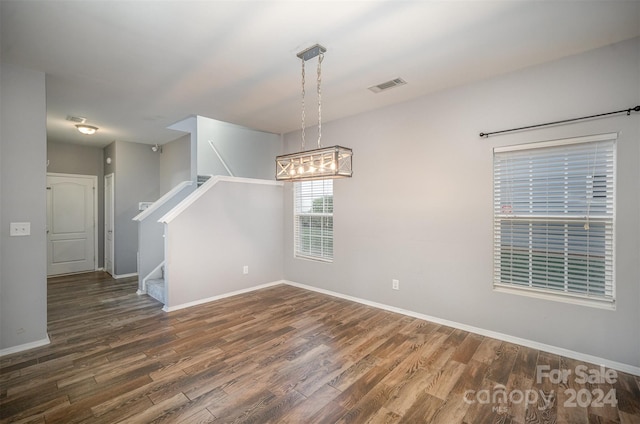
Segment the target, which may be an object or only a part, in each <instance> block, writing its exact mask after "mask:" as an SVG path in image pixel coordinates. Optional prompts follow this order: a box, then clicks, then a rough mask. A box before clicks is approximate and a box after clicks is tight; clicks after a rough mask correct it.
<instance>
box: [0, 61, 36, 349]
mask: <svg viewBox="0 0 640 424" xmlns="http://www.w3.org/2000/svg"><path fill="white" fill-rule="evenodd" d="M0 98H1V99H2V101H1V102H0V171H1V172H0V174H1V175H2V180H1V181H0V199H1V201H0V351H1V350H4V349H9V348H14V347H16V346H21V345H26V344H30V343H36V344H37V343H39V342H40V343H44V342H46V341H47V245H46V233H45V231H46V195H45V193H46V191H45V187H46V181H47V180H46V160H47V158H46V151H47V145H46V140H47V133H46V100H45V74H44V73H42V72H36V71H31V70H27V69H22V68H19V67H15V66H13V65H7V64H3V65H2V66H1V69H0ZM11 222H30V223H31V235H30V236H24V237H10V236H9V224H10V223H11Z"/></svg>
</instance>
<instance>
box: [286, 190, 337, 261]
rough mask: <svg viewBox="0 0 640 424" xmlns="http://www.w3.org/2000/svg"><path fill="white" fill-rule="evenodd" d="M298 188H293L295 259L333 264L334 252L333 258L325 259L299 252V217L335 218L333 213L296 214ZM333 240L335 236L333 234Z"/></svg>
mask: <svg viewBox="0 0 640 424" xmlns="http://www.w3.org/2000/svg"><path fill="white" fill-rule="evenodd" d="M294 184H299V182H295V183H294ZM331 195H332V196H333V184H332V188H331ZM296 201H297V199H296V187H295V186H294V187H293V257H294V258H295V259H301V260H306V261H313V262H323V263H333V251H332V253H331V257H330V258H327V257H323V256H314V255H307V254H304V253H299V252H298V251H297V236H298V217H299V216H311V217H331V218H333V215H334V214H333V213H318V212H309V213H300V214H299V213H296ZM332 238H333V234H332Z"/></svg>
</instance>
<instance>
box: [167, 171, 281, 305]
mask: <svg viewBox="0 0 640 424" xmlns="http://www.w3.org/2000/svg"><path fill="white" fill-rule="evenodd" d="M205 189H206V188H205V187H202V188H200V189H199V190H205ZM167 227H168V229H167V231H166V232H165V234H166V244H167V250H166V263H167V266H166V274H165V275H166V278H167V281H168V282H169V283H168V284H167V290H168V293H167V297H166V303H165V305H166V306H167V307H169V308H174V307H178V306H180V305H184V304H186V303H190V302H197V301H201V300H203V299H208V298H210V297H213V296H218V295H221V294H225V293H230V292H234V291H237V290H242V289H247V288H250V287H254V286H256V285H259V284H265V283H271V282H274V281H279V280H281V279H282V275H283V274H282V234H283V230H282V186H281V185H276V184H275V183H273V184H268V185H267V184H259V183H255V182H253V183H246V182H224V181H222V182H218V183H216V184H215V185H213V186H212V187H211V188H210V189H209V190H208V191H206V192H204V194H203V195H202V196H201V197H199V198H198V199H197V200H196V201H195V202H194V203H193V204H192V205H191V206H190V207H189V208H187V209H186V210H184V211H183V212H182V213H181V214H180V215H178V216H177V217H176V218H175V219H174V220H173V221H171V222H170V223H169V224H168V225H167ZM245 265H247V266H249V274H246V275H245V274H243V273H242V268H243V266H245Z"/></svg>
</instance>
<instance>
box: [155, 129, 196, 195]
mask: <svg viewBox="0 0 640 424" xmlns="http://www.w3.org/2000/svg"><path fill="white" fill-rule="evenodd" d="M190 180H191V134H187V135H184V136H182V137H180V138H178V139H177V140H174V141H172V142H170V143H167V144H163V145H162V153H161V154H160V194H164V193H167V192H168V191H169V190H171V189H172V188H173V187H175V186H176V185H178V184H180V183H181V182H183V181H190Z"/></svg>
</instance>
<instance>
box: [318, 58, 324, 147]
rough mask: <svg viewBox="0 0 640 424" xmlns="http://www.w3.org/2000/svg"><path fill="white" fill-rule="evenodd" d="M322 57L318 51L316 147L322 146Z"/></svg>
mask: <svg viewBox="0 0 640 424" xmlns="http://www.w3.org/2000/svg"><path fill="white" fill-rule="evenodd" d="M322 59H324V54H323V53H320V54H319V55H318V149H320V148H321V147H322V143H321V141H320V140H321V139H322V89H321V85H322Z"/></svg>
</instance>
